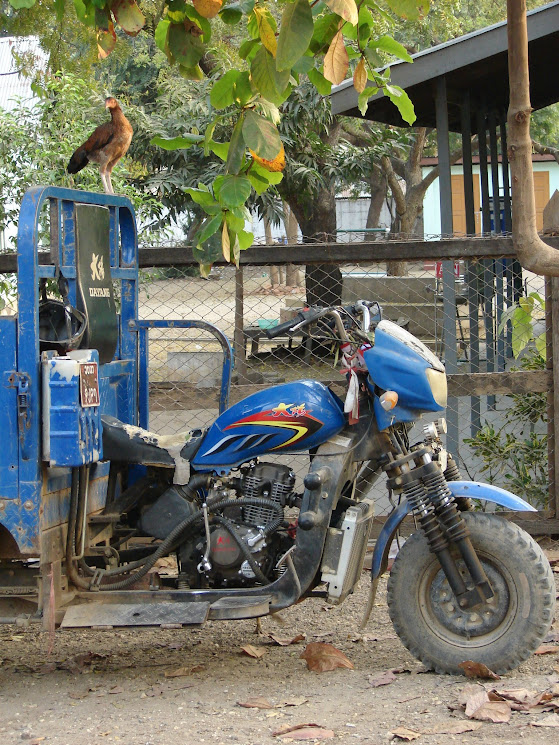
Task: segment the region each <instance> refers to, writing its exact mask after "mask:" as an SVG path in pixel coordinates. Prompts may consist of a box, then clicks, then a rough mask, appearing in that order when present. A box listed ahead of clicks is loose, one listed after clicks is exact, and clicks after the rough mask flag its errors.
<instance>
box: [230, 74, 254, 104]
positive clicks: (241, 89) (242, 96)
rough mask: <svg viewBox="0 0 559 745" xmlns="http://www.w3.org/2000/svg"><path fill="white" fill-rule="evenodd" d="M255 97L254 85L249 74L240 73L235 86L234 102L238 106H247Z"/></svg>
mask: <svg viewBox="0 0 559 745" xmlns="http://www.w3.org/2000/svg"><path fill="white" fill-rule="evenodd" d="M253 97H254V91H253V89H252V83H251V82H250V75H249V73H248V72H241V73H239V77H238V78H237V80H236V81H235V82H234V84H233V100H234V101H235V103H236V104H237V105H238V106H246V104H247V103H248V102H249V101H250V99H251V98H253Z"/></svg>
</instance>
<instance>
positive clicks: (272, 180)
mask: <svg viewBox="0 0 559 745" xmlns="http://www.w3.org/2000/svg"><path fill="white" fill-rule="evenodd" d="M250 172H251V173H254V174H256V175H257V176H259V177H260V178H265V179H266V181H267V182H268V183H269V184H274V185H276V184H279V182H280V181H281V180H282V178H283V173H282V172H281V171H268V170H266V168H263V167H262V166H261V165H260V164H259V163H256V162H254V163H253V164H252V168H251V169H250Z"/></svg>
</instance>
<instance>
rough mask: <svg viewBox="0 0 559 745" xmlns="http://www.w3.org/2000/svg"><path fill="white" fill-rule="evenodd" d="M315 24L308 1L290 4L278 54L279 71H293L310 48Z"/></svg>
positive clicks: (285, 12) (298, 0)
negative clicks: (294, 66)
mask: <svg viewBox="0 0 559 745" xmlns="http://www.w3.org/2000/svg"><path fill="white" fill-rule="evenodd" d="M313 31H314V22H313V17H312V11H311V6H310V5H309V2H308V0H295V2H294V3H288V4H287V6H286V7H285V10H284V11H283V15H282V19H281V27H280V33H279V38H278V49H277V52H276V65H277V69H278V70H280V71H282V70H291V68H292V67H293V65H294V64H295V63H296V62H297V60H299V59H301V57H302V56H303V55H304V54H305V52H306V51H307V49H308V48H309V44H310V41H311V39H312V36H313Z"/></svg>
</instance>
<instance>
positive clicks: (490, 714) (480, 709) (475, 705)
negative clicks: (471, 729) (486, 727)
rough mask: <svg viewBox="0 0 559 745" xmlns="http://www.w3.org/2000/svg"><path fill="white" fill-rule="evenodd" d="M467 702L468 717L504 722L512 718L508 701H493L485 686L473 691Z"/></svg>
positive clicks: (482, 720)
mask: <svg viewBox="0 0 559 745" xmlns="http://www.w3.org/2000/svg"><path fill="white" fill-rule="evenodd" d="M494 695H495V694H494ZM496 698H498V696H497V697H496ZM465 703H466V716H467V717H468V719H477V720H478V721H481V722H495V723H497V722H498V723H504V722H508V721H509V720H510V718H511V714H512V710H511V707H510V704H509V703H508V701H499V700H497V701H495V700H493V701H492V700H491V698H490V695H489V693H487V691H486V690H485V688H480V687H478V688H477V691H472V692H471V694H470V695H469V696H468V697H467V699H466V701H465Z"/></svg>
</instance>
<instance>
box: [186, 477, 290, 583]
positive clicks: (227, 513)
mask: <svg viewBox="0 0 559 745" xmlns="http://www.w3.org/2000/svg"><path fill="white" fill-rule="evenodd" d="M294 485H295V474H294V473H293V471H292V470H291V468H289V467H288V466H282V465H276V464H273V463H258V464H256V465H251V466H245V467H243V468H242V469H241V475H240V478H238V479H235V489H236V493H237V496H238V497H249V498H264V499H266V500H271V501H272V502H275V503H276V504H277V505H279V506H283V505H285V504H286V498H287V496H288V495H289V494H291V493H292V492H293V487H294ZM222 516H223V518H225V519H226V521H227V523H228V526H229V529H228V528H226V527H224V526H223V525H222V524H219V523H217V524H212V525H210V547H209V554H208V560H209V568H208V569H206V571H205V578H206V580H207V581H208V582H209V584H210V585H211V586H212V587H247V586H250V585H254V584H256V583H257V582H261V581H262V578H258V577H257V576H256V574H255V571H254V569H253V567H252V566H251V563H250V561H248V559H247V558H246V554H247V553H250V556H251V559H252V560H253V561H254V562H255V563H256V564H257V565H258V567H259V569H260V570H261V572H262V573H263V574H264V575H265V576H266V577H267V578H268V579H269V580H273V579H274V576H273V575H274V567H275V564H276V563H277V560H278V559H279V556H280V555H281V554H283V553H284V552H285V551H286V550H287V548H289V546H290V543H291V539H289V538H288V536H287V534H286V533H285V532H282V531H281V530H276V531H275V532H273V533H271V534H270V533H265V532H263V530H262V529H263V528H265V527H266V526H267V525H268V524H269V523H270V522H271V521H272V520H274V519H275V518H276V517H277V512H276V511H275V510H274V509H272V508H271V507H266V506H258V505H249V506H236V505H235V504H234V503H233V504H232V505H231V506H230V507H227V508H226V509H224V510H223V513H222ZM231 528H232V529H233V530H234V533H235V536H233V535H232V533H231ZM200 539H202V540H200ZM239 544H241V545H239ZM206 546H207V544H206V539H205V535H204V536H202V535H200V536H199V538H198V540H197V541H196V542H192V541H189V542H187V543H186V544H185V545H184V546H182V547H181V550H180V553H179V557H180V562H181V567H182V571H183V572H186V574H187V575H188V576H189V577H193V573H194V567H195V566H196V567H198V564H199V562H200V559H201V557H202V556H203V555H204V554H205V552H206ZM241 546H242V547H241Z"/></svg>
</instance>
